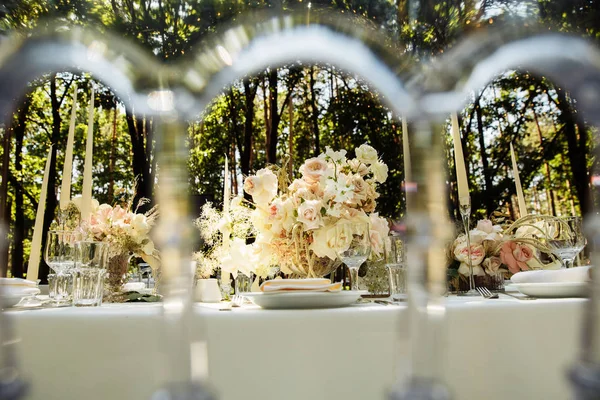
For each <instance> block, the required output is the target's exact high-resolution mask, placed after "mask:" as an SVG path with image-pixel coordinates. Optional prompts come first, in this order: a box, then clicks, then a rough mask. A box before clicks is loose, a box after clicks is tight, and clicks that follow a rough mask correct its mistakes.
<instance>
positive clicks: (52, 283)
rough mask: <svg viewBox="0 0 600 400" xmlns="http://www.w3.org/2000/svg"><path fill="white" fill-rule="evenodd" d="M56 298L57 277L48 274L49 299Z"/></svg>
mask: <svg viewBox="0 0 600 400" xmlns="http://www.w3.org/2000/svg"><path fill="white" fill-rule="evenodd" d="M55 296H56V275H55V274H48V298H50V300H54V297H55Z"/></svg>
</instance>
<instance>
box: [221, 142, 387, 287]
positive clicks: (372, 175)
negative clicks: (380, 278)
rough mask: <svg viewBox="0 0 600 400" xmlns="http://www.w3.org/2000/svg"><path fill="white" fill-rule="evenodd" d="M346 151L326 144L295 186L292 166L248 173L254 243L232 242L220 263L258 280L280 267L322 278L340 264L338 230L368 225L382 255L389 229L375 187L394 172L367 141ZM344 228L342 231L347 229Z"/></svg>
mask: <svg viewBox="0 0 600 400" xmlns="http://www.w3.org/2000/svg"><path fill="white" fill-rule="evenodd" d="M346 154H347V152H346V150H339V151H335V150H333V149H331V148H330V147H326V151H325V153H322V154H320V155H319V156H318V157H314V158H310V159H308V160H306V161H305V162H304V163H303V164H302V165H301V166H300V168H299V172H300V175H301V176H300V177H299V178H297V179H294V180H293V181H291V182H290V178H289V177H288V174H287V172H286V168H282V169H278V168H274V167H270V168H264V169H261V170H259V171H257V172H256V174H254V175H251V176H248V177H247V178H246V179H245V181H244V191H245V192H246V193H248V194H249V195H250V196H251V197H252V202H251V203H250V204H248V205H247V206H249V207H250V208H251V209H252V211H251V215H250V221H251V222H252V227H253V229H252V231H253V233H254V234H255V236H254V241H253V243H251V244H248V243H246V242H247V241H245V240H232V241H231V242H230V244H229V245H230V249H229V251H228V252H227V254H225V255H223V259H222V260H221V264H222V268H223V269H227V270H229V271H231V272H238V271H241V272H243V273H246V272H247V271H249V269H248V266H251V268H250V269H251V271H252V272H254V273H256V274H257V275H259V276H264V274H265V273H267V272H272V271H273V270H272V268H273V266H276V267H277V268H278V269H279V270H281V271H282V272H283V273H285V274H290V275H294V276H298V277H320V276H324V275H327V274H328V273H330V272H332V271H333V270H334V269H335V268H337V267H338V266H339V265H340V261H339V260H338V257H337V252H338V250H340V249H338V248H337V247H338V246H339V245H340V243H341V242H342V241H340V240H338V238H337V237H336V235H337V233H336V232H339V231H340V227H341V228H343V229H345V228H346V227H350V226H351V224H352V223H356V222H364V223H368V224H369V227H370V240H371V250H372V251H371V254H372V255H373V257H375V258H376V257H379V256H381V254H382V253H383V241H384V240H385V238H387V235H388V231H389V228H388V224H387V221H386V219H385V218H383V217H381V216H380V215H379V214H378V213H377V212H375V208H376V206H377V198H378V197H379V194H378V193H377V186H378V184H380V183H383V182H385V181H386V179H387V175H388V167H387V165H386V164H385V163H383V162H382V161H381V159H380V158H379V155H378V154H377V151H376V150H375V149H374V148H373V147H371V146H369V145H367V144H363V145H361V146H360V147H358V148H357V149H356V150H355V154H356V157H355V158H347V157H346ZM343 229H342V230H343Z"/></svg>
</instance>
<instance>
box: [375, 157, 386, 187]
mask: <svg viewBox="0 0 600 400" xmlns="http://www.w3.org/2000/svg"><path fill="white" fill-rule="evenodd" d="M371 172H373V178H375V181H377V182H379V183H383V182H385V181H386V180H387V177H388V166H387V165H385V163H384V162H381V161H376V162H374V163H373V164H371Z"/></svg>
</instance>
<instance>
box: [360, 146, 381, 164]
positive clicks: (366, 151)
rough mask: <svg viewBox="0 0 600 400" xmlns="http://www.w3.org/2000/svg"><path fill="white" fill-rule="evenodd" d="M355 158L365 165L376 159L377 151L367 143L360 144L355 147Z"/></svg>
mask: <svg viewBox="0 0 600 400" xmlns="http://www.w3.org/2000/svg"><path fill="white" fill-rule="evenodd" d="M355 152H356V158H358V159H359V160H360V162H363V163H365V164H367V165H371V164H373V163H374V162H376V161H377V151H376V150H375V149H374V148H373V147H371V146H369V145H368V144H362V145H360V146H359V147H358V148H357V149H356V151H355Z"/></svg>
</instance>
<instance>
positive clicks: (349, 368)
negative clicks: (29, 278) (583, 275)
mask: <svg viewBox="0 0 600 400" xmlns="http://www.w3.org/2000/svg"><path fill="white" fill-rule="evenodd" d="M583 302H584V300H583V299H563V300H559V299H556V300H541V299H540V300H535V301H519V300H516V299H510V298H505V297H504V296H503V297H502V298H501V299H498V300H483V299H481V298H475V299H465V298H461V299H459V298H452V297H450V298H448V299H447V314H446V315H447V324H446V328H447V329H446V332H445V335H444V336H445V344H446V352H445V355H444V360H445V362H444V365H443V371H444V374H445V380H446V382H447V383H448V384H449V386H450V389H451V391H452V393H453V396H454V398H455V399H460V400H463V399H477V400H481V399H561V400H563V399H566V398H570V397H571V393H570V387H569V384H568V382H567V380H566V375H565V371H566V370H567V368H569V367H570V366H571V365H572V364H573V362H574V361H575V359H576V354H577V350H578V345H579V341H578V339H579V331H580V325H581V324H580V322H581V318H582V311H583ZM9 315H10V316H11V318H12V319H13V320H14V321H15V327H16V331H17V333H18V337H19V338H20V340H21V341H20V343H19V345H18V346H19V356H20V358H19V359H20V361H21V366H22V368H23V370H24V372H25V374H26V376H27V377H28V379H29V382H30V383H31V396H30V399H39V400H51V399H60V400H68V399H77V400H83V399H85V400H96V399H97V400H108V399H114V400H120V399H123V400H138V399H139V400H148V399H150V395H151V394H152V393H153V391H154V390H155V389H156V388H157V387H158V386H160V385H162V384H163V383H164V380H165V375H164V370H163V369H162V368H163V367H161V363H162V360H163V359H162V358H161V355H160V353H159V352H158V351H157V349H158V348H159V346H160V343H161V335H160V324H161V321H162V320H161V306H160V305H159V304H124V305H103V306H102V307H100V308H87V309H80V308H62V309H44V310H30V311H10V312H9ZM406 321H407V312H406V308H405V307H403V306H382V305H378V304H373V305H357V306H351V307H347V308H341V309H328V310H289V311H283V310H281V311H279V310H276V311H275V310H273V311H270V310H262V309H258V308H255V307H247V308H241V309H233V310H232V311H219V310H217V309H214V308H209V307H204V306H202V305H197V306H195V309H194V319H193V323H192V331H193V334H194V339H195V340H197V341H199V342H202V341H206V342H207V344H208V354H209V374H210V384H211V385H212V387H213V389H214V390H215V392H216V393H217V395H218V398H219V399H221V400H239V399H246V400H249V399H261V400H270V399H273V400H284V399H285V400H295V399H298V400H300V399H301V400H305V399H313V400H317V399H323V400H325V399H347V400H352V399H356V400H365V399H384V398H385V395H386V393H387V391H388V390H389V388H390V387H391V385H392V384H393V383H394V382H395V380H396V376H397V374H402V373H403V371H405V367H406V365H404V364H403V362H402V359H403V358H402V357H401V358H400V362H399V363H398V361H399V359H398V357H396V355H397V354H400V355H402V354H405V355H406V354H408V349H409V347H408V343H407V340H406V339H407V336H406V335H405V334H404V335H400V336H399V335H398V329H397V328H398V327H400V328H403V327H406ZM405 333H406V332H405Z"/></svg>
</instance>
